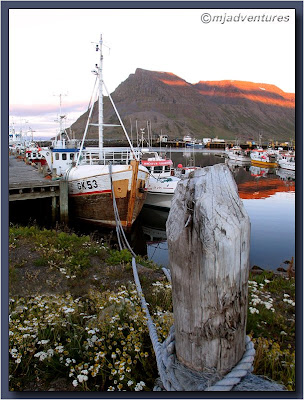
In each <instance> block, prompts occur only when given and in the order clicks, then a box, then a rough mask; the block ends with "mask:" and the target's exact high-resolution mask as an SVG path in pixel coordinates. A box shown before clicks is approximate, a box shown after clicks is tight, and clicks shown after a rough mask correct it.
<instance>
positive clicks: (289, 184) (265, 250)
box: [132, 149, 295, 270]
mask: <svg viewBox="0 0 304 400" xmlns="http://www.w3.org/2000/svg"><path fill="white" fill-rule="evenodd" d="M217 153H218V155H216V154H215V152H209V153H208V152H207V151H203V152H202V151H199V150H194V151H193V150H191V149H184V150H180V151H171V152H167V157H169V158H171V159H172V161H173V163H174V166H177V164H179V163H181V164H183V165H184V166H191V165H195V166H201V167H204V166H208V165H214V164H217V163H225V162H226V163H227V160H225V158H224V157H223V154H222V155H221V154H220V153H219V152H217ZM228 166H229V168H230V170H231V171H232V173H233V175H234V178H235V180H236V183H237V186H238V190H239V195H240V197H241V199H242V200H243V202H244V206H245V208H246V210H247V212H248V215H249V217H250V221H251V249H250V266H253V265H258V266H260V267H262V268H265V269H273V270H274V269H277V268H278V267H285V268H286V264H284V261H286V260H290V259H291V257H294V256H295V177H294V175H295V174H294V173H292V172H288V171H284V170H282V169H274V168H272V169H265V168H259V167H253V166H251V164H250V163H247V165H236V164H234V163H232V162H231V161H230V162H229V163H228ZM167 217H168V212H166V211H162V210H155V209H151V208H148V207H144V209H143V211H142V212H141V215H140V219H139V225H140V229H139V230H140V233H139V235H136V236H135V237H134V238H133V240H132V242H133V243H135V240H137V246H140V243H141V249H140V248H138V251H139V252H140V253H142V254H143V253H146V254H147V255H148V257H149V258H150V259H151V260H153V261H155V262H156V263H158V264H161V265H164V266H167V265H168V264H169V259H168V245H167V241H166V230H165V229H166V228H165V223H166V219H167ZM140 237H144V238H145V240H144V241H142V240H141V239H140Z"/></svg>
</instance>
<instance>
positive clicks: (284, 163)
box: [278, 153, 296, 171]
mask: <svg viewBox="0 0 304 400" xmlns="http://www.w3.org/2000/svg"><path fill="white" fill-rule="evenodd" d="M278 164H279V167H280V168H284V169H288V170H290V171H295V170H296V156H295V154H293V153H283V154H280V155H279V158H278Z"/></svg>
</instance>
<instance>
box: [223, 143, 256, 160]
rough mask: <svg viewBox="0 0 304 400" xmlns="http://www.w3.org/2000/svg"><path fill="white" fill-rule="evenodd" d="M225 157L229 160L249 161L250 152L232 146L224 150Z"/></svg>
mask: <svg viewBox="0 0 304 400" xmlns="http://www.w3.org/2000/svg"><path fill="white" fill-rule="evenodd" d="M226 155H227V157H228V158H230V160H235V161H250V151H249V150H243V149H242V148H241V147H240V146H233V147H231V148H230V149H226Z"/></svg>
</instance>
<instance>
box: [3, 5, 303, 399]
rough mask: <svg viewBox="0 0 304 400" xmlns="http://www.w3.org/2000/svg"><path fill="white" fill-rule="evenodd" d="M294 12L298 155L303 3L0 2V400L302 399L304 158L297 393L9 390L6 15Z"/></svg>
mask: <svg viewBox="0 0 304 400" xmlns="http://www.w3.org/2000/svg"><path fill="white" fill-rule="evenodd" d="M17 8H20V9H37V8H41V9H48V8H49V9H94V8H105V9H107V8H108V9H118V8H120V9H150V8H151V9H204V8H209V9H221V8H225V9H236V8H240V9H256V8H260V9H295V10H296V29H295V36H296V94H295V95H296V106H295V112H296V143H297V146H298V148H300V149H303V2H302V1H248V2H247V1H215V2H213V1H189V2H187V1H172V2H171V1H104V2H102V1H101V2H99V1H88V2H85V1H79V2H78V1H75V2H74V1H73V2H72V1H3V2H1V55H2V69H1V84H2V91H1V101H2V107H1V111H2V114H1V132H2V135H1V189H2V190H1V194H2V195H1V239H2V240H1V265H2V269H1V304H2V307H1V311H2V318H1V322H2V325H1V327H2V335H1V348H2V358H1V367H2V369H1V398H2V399H14V398H16V399H17V398H20V399H21V398H25V399H34V398H40V399H42V398H49V399H53V398H67V399H76V398H77V399H78V398H155V397H156V398H165V397H166V398H232V399H236V398H251V399H253V398H257V396H258V398H261V397H263V398H273V399H278V398H289V399H302V398H303V382H302V378H303V340H302V339H303V320H302V316H303V286H302V283H303V270H302V267H303V253H302V245H303V155H302V154H299V153H298V154H297V181H296V263H297V269H296V278H297V282H298V283H297V286H296V315H297V318H296V332H297V335H296V337H297V341H296V346H297V361H296V390H295V392H225V393H223V394H218V393H211V392H208V394H207V393H206V392H185V393H184V392H144V393H143V392H140V393H133V392H132V393H129V392H121V393H116V392H114V393H109V392H106V393H103V392H96V393H90V392H18V393H17V392H9V390H8V363H9V356H8V351H7V350H8V318H7V317H8V296H9V294H8V269H7V268H6V266H7V265H8V226H9V219H8V218H9V212H8V208H9V201H8V176H9V174H8V151H7V149H8V135H7V132H8V131H9V106H8V104H9V103H8V74H9V66H8V20H9V19H8V14H9V10H10V9H17Z"/></svg>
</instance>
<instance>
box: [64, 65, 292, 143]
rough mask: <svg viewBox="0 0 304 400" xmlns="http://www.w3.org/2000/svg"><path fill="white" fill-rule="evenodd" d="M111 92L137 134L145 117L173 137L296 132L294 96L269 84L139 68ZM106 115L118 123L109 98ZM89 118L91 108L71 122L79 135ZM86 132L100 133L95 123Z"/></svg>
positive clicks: (114, 131) (284, 136) (282, 136)
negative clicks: (191, 78)
mask: <svg viewBox="0 0 304 400" xmlns="http://www.w3.org/2000/svg"><path fill="white" fill-rule="evenodd" d="M112 97H113V100H114V102H115V104H116V107H117V109H118V111H119V113H120V115H121V117H122V119H123V121H124V123H125V125H126V128H127V130H128V132H129V133H131V132H132V135H133V137H134V136H135V135H136V128H137V131H139V130H140V129H141V128H145V131H146V132H147V121H149V126H151V128H152V133H153V134H158V135H159V134H160V133H162V134H166V135H168V137H169V138H170V139H176V138H182V137H183V136H184V135H190V136H192V137H195V138H197V139H200V138H203V137H216V136H217V137H219V138H224V139H231V140H232V139H236V138H239V139H240V140H241V141H246V140H254V141H258V138H259V135H260V134H261V135H262V138H263V140H264V141H267V140H274V141H276V140H278V141H282V140H290V139H294V137H295V95H294V94H292V93H285V92H284V91H283V90H281V89H280V88H278V87H277V86H275V85H271V84H266V83H254V82H243V81H237V80H223V81H200V82H198V83H196V84H191V83H189V82H187V81H186V80H184V79H182V78H181V77H178V76H177V75H175V74H173V73H171V72H158V71H148V70H144V69H140V68H138V69H137V70H136V71H135V73H134V74H131V75H130V76H129V77H128V78H127V79H126V80H125V81H124V82H122V83H121V84H120V85H119V86H118V87H117V88H116V90H115V91H114V92H113V93H112ZM104 117H105V118H104V119H105V123H112V124H113V123H116V122H117V118H116V115H115V112H114V110H113V108H112V106H111V104H110V101H109V99H108V98H105V99H104ZM97 118H98V117H97V105H96V104H95V109H94V111H93V115H92V121H91V122H92V123H97ZM86 119H87V113H85V114H83V115H82V116H81V117H80V118H79V119H78V120H77V121H76V122H75V123H74V124H73V125H72V126H71V128H72V130H73V132H74V133H75V136H76V137H81V136H82V133H83V130H84V127H85V123H86ZM136 121H137V122H136ZM136 125H137V126H136ZM122 135H123V133H122V131H121V130H119V128H107V129H106V130H105V138H119V137H122ZM88 137H89V138H96V137H97V128H96V127H91V128H90V132H89V136H88Z"/></svg>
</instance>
